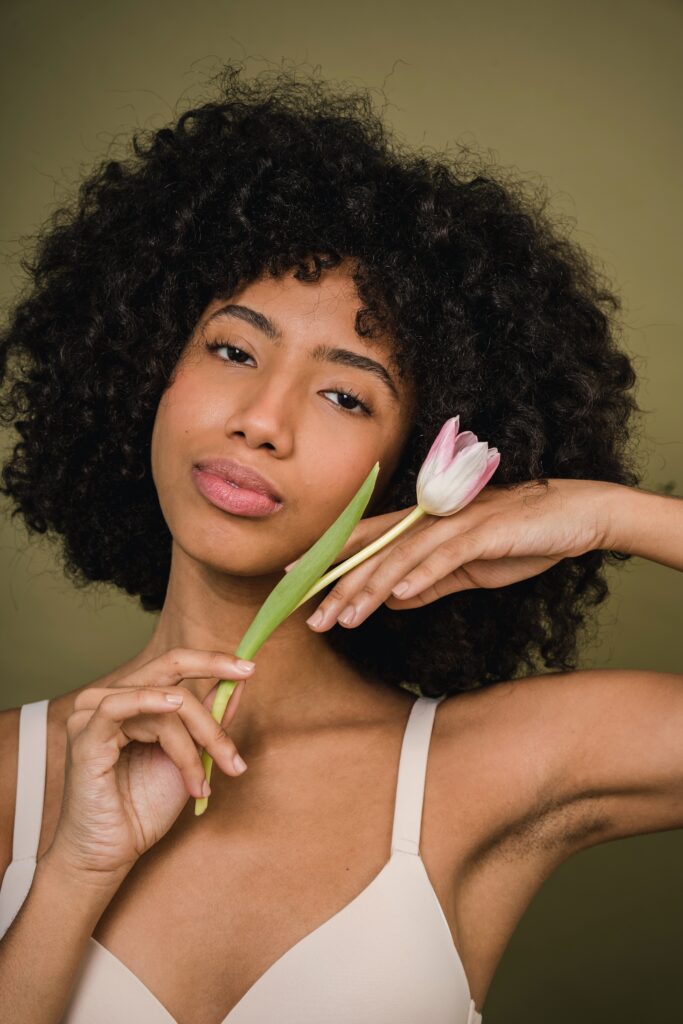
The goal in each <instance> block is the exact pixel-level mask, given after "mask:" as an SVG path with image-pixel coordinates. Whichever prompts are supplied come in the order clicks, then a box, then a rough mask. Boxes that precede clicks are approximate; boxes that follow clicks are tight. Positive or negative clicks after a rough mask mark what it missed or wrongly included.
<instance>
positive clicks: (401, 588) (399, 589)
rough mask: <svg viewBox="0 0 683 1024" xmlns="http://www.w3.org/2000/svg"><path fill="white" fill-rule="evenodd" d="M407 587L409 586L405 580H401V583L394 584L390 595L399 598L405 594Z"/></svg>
mask: <svg viewBox="0 0 683 1024" xmlns="http://www.w3.org/2000/svg"><path fill="white" fill-rule="evenodd" d="M409 586H410V583H408V582H407V581H406V580H403V582H402V583H397V584H396V586H395V587H394V589H393V590H392V591H391V593H392V594H394V595H395V596H396V597H400V596H401V594H405V592H406V590H407V589H408V587H409Z"/></svg>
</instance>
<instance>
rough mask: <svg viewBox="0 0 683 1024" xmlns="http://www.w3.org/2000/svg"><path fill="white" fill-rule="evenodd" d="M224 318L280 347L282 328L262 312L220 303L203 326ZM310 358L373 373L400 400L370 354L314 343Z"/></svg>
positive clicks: (392, 383) (382, 369)
mask: <svg viewBox="0 0 683 1024" xmlns="http://www.w3.org/2000/svg"><path fill="white" fill-rule="evenodd" d="M224 317H235V318H236V319H238V320H243V321H244V322H245V323H247V324H249V325H250V326H251V327H255V328H256V330H257V331H260V332H261V333H262V334H264V335H265V336H266V337H267V338H268V339H269V340H270V341H272V342H273V343H274V344H275V345H276V346H279V345H280V344H281V342H282V329H281V328H280V327H279V326H278V325H277V324H276V323H274V322H273V321H272V320H270V319H269V318H268V317H267V316H266V315H265V313H260V312H259V311H258V310H256V309H251V308H250V307H249V306H240V305H237V304H235V303H229V304H228V305H227V306H221V308H220V309H217V310H215V312H213V313H212V314H211V316H210V317H208V319H207V320H205V321H204V327H208V326H209V324H211V323H213V322H214V321H215V320H220V319H222V318H224ZM310 357H311V359H315V360H316V361H318V362H326V363H337V364H338V365H340V366H350V367H353V369H356V370H365V371H366V372H367V373H372V374H374V376H375V377H377V379H378V380H379V381H381V382H382V384H384V386H385V387H386V388H388V390H389V391H390V392H391V394H392V396H393V398H394V399H395V400H396V401H397V402H399V401H400V396H399V393H398V388H397V387H396V385H395V383H394V381H393V378H392V377H391V375H390V374H389V372H388V370H387V369H386V367H385V366H383V365H382V364H381V363H378V362H376V361H375V360H374V359H370V357H369V356H364V355H361V354H360V352H352V351H351V350H350V349H347V348H331V347H330V346H329V345H316V347H315V348H314V349H313V350H312V351H311V353H310Z"/></svg>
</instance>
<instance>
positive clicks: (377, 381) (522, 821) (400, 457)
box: [0, 66, 683, 1024]
mask: <svg viewBox="0 0 683 1024" xmlns="http://www.w3.org/2000/svg"><path fill="white" fill-rule="evenodd" d="M219 85H220V95H219V96H218V97H217V98H216V100H215V101H211V102H207V103H205V104H204V105H202V106H200V107H198V108H197V109H194V110H192V111H189V112H188V113H186V114H183V115H182V116H181V117H180V118H179V120H178V122H177V124H175V125H174V126H173V127H167V128H163V129H161V130H160V131H158V132H153V133H151V136H150V137H149V138H148V139H146V140H143V141H140V139H139V138H136V139H135V144H134V148H135V156H134V157H133V158H131V160H130V161H128V162H127V163H126V162H124V161H119V160H109V161H106V162H104V163H103V164H102V165H101V166H100V167H99V168H97V169H95V170H94V171H93V173H92V174H91V175H90V176H89V177H88V178H87V179H86V181H85V182H84V183H83V185H82V187H81V190H80V194H79V198H78V202H77V203H76V204H75V205H74V208H73V209H65V210H63V211H62V212H61V213H60V214H58V215H56V216H55V218H54V219H53V222H52V223H51V225H50V226H49V228H48V229H47V230H45V231H44V232H43V234H42V236H41V239H40V244H39V246H38V249H37V254H36V258H35V261H34V262H33V263H32V264H29V269H30V271H31V273H32V275H33V280H34V287H33V290H32V291H31V293H30V294H28V295H27V296H26V297H24V298H23V299H22V301H21V302H20V303H18V304H17V306H16V309H15V310H14V312H13V315H12V318H11V322H10V324H9V326H8V328H7V330H6V331H5V333H4V335H3V339H2V352H3V361H2V364H0V365H2V366H3V367H5V368H6V377H7V380H8V381H9V380H10V379H12V381H13V383H12V386H11V387H10V388H8V389H7V395H6V398H5V402H4V406H3V411H4V415H5V417H6V422H7V423H16V425H17V429H18V430H19V432H20V433H21V436H22V441H21V442H20V443H19V444H18V445H17V446H16V448H15V450H14V452H13V453H12V456H11V458H10V459H9V461H8V462H7V464H6V465H5V467H4V471H3V482H4V485H5V488H4V493H5V494H6V495H8V496H9V497H11V498H12V499H13V501H14V503H15V505H16V509H15V514H20V515H22V516H23V517H24V520H25V522H26V523H27V524H28V526H29V527H30V528H31V529H33V530H36V531H38V532H45V531H46V530H48V529H50V530H52V531H55V532H56V533H58V534H59V535H60V536H61V537H62V538H63V542H64V548H63V550H64V566H65V571H66V572H67V574H68V575H69V576H70V578H71V579H72V580H73V581H74V582H75V583H78V584H82V583H85V582H94V581H105V582H108V583H114V584H115V585H116V586H118V587H120V588H121V589H122V590H125V591H126V592H127V593H129V594H134V595H136V596H137V597H139V599H140V603H141V606H142V607H143V608H144V609H145V610H147V611H151V612H158V613H159V616H158V619H157V622H156V626H155V629H154V631H153V634H152V636H151V638H150V640H149V642H148V643H147V644H146V646H145V648H144V649H143V650H142V651H141V652H140V653H139V654H138V655H137V656H136V657H134V658H133V659H131V661H129V662H127V663H125V664H123V665H120V666H117V667H115V668H113V669H112V671H111V672H109V673H108V674H107V675H105V676H104V677H102V678H100V679H97V680H95V681H93V682H92V683H89V684H88V685H86V686H83V687H80V688H78V689H75V690H71V691H69V692H68V693H65V694H62V695H61V696H59V697H57V698H56V699H54V700H50V701H47V700H45V701H38V702H34V703H33V704H31V705H24V706H23V707H21V708H13V709H10V710H8V711H5V712H3V713H2V715H0V741H1V742H0V749H1V750H2V765H1V770H0V787H2V792H0V798H1V799H0V806H1V807H2V816H3V817H2V821H1V823H0V824H1V825H2V827H1V829H0V837H1V842H2V852H3V861H2V864H1V866H0V870H2V871H3V872H4V882H3V889H2V893H0V911H2V914H3V918H2V923H3V927H4V929H5V931H4V934H3V937H2V940H1V941H0V985H1V986H2V990H3V993H5V994H7V995H6V996H5V998H4V1009H3V1012H4V1014H5V1020H6V1021H8V1022H11V1024H15V1022H18V1021H22V1022H23V1021H26V1020H27V1019H30V1020H31V1021H35V1022H41V1024H42V1022H48V1021H49V1022H55V1021H60V1020H62V1021H65V1022H67V1024H85V1022H86V1021H87V1022H88V1024H91V1022H93V1021H99V1020H107V1021H116V1022H119V1021H123V1020H124V1019H125V1020H127V1021H128V1020H130V1019H136V1020H145V1021H151V1022H156V1021H158V1022H161V1024H174V1022H176V1024H199V1022H202V1024H206V1022H209V1024H218V1022H220V1024H244V1022H247V1021H266V1020H278V1021H297V1022H299V1024H301V1022H303V1021H316V1022H318V1021H323V1020H324V1021H342V1020H343V1021H351V1020H352V1021H354V1022H361V1021H363V1022H364V1021H367V1022H370V1021H372V1022H378V1021H391V1022H392V1024H396V1022H397V1021H406V1022H407V1021H418V1020H419V1021H424V1022H426V1021H429V1022H441V1021H444V1022H445V1021H449V1022H450V1024H454V1022H457V1024H474V1022H478V1021H480V1020H481V1012H482V1008H483V1004H484V1000H485V997H486V992H487V990H488V987H489V985H490V982H491V979H492V976H493V973H494V971H495V968H496V965H497V963H498V961H499V959H500V957H501V955H502V953H503V951H504V949H505V946H506V944H507V942H508V941H509V939H510V936H511V934H512V932H513V931H514V928H515V925H516V923H517V922H518V921H519V919H520V917H521V916H522V914H523V913H524V910H525V908H526V907H527V906H528V904H529V902H530V900H531V899H532V897H533V895H534V893H535V892H536V891H537V890H538V887H539V886H540V885H541V883H542V882H543V881H544V880H545V878H547V877H548V875H549V874H550V873H551V872H552V871H553V870H554V869H555V868H556V867H557V866H559V864H561V863H562V862H563V861H564V860H566V859H567V858H568V857H569V856H571V855H572V854H573V853H575V852H577V851H578V850H580V849H583V848H586V847H588V846H590V845H594V844H596V843H599V842H606V841H609V840H611V839H614V838H616V837H618V836H625V835H633V834H636V833H641V832H649V831H655V830H660V829H670V828H676V827H680V825H681V824H683V814H682V812H681V800H680V794H681V784H682V777H683V764H682V762H681V755H680V742H679V737H680V722H681V716H682V715H683V688H681V679H680V676H677V675H673V674H666V673H654V672H635V671H625V670H624V671H622V670H616V669H613V670H609V671H605V670H596V671H575V670H574V669H575V665H576V647H577V636H578V634H579V630H580V627H581V625H582V624H583V622H584V617H585V614H586V612H587V611H588V610H589V609H590V608H591V607H592V606H595V605H597V604H598V603H599V602H600V601H602V600H603V599H604V597H605V596H606V594H607V586H606V583H605V580H604V576H603V567H604V564H605V562H606V561H609V560H619V559H623V558H628V557H629V556H630V555H631V554H639V555H641V556H643V557H649V558H653V559H654V560H656V561H659V562H661V563H663V564H666V565H670V566H672V567H674V568H678V569H681V568H683V553H682V551H681V544H680V536H681V531H680V522H681V510H680V503H679V502H677V501H675V499H671V498H664V497H660V496H657V495H652V494H648V493H646V492H644V491H640V490H638V489H637V487H636V484H637V482H638V480H639V476H638V474H637V472H636V470H635V468H634V464H633V456H632V455H630V454H629V453H630V449H629V442H630V440H631V436H632V434H631V427H630V417H631V414H632V413H634V412H635V410H636V408H637V407H636V404H635V401H634V400H633V397H632V396H631V395H630V393H629V392H630V389H631V388H632V386H633V384H634V382H635V375H634V372H633V368H632V366H631V363H630V361H629V359H628V357H627V356H626V355H625V354H624V353H623V352H622V351H620V350H619V348H618V346H617V344H616V342H615V340H614V331H615V319H614V310H615V309H617V308H618V301H617V299H616V298H615V296H614V295H613V294H612V293H611V292H610V291H609V290H608V289H607V288H606V286H605V285H604V284H602V283H601V282H600V281H599V280H598V277H597V275H596V272H595V271H594V270H593V269H592V267H591V266H590V264H589V261H588V260H587V259H586V257H585V255H584V254H583V253H582V252H581V250H580V249H578V248H577V247H575V246H573V245H571V244H570V243H569V242H568V241H567V240H565V239H562V238H561V237H560V235H559V233H558V232H557V231H556V230H555V229H554V228H553V226H552V224H550V222H549V221H547V220H546V219H545V218H544V216H543V214H542V211H541V209H540V206H539V204H537V205H534V204H533V203H532V202H531V200H529V199H528V198H527V197H526V196H525V194H524V190H523V188H522V187H521V186H519V185H517V184H515V183H514V182H512V181H508V182H506V183H503V181H502V175H499V176H498V177H497V178H496V177H495V176H494V175H492V174H488V173H479V174H476V173H472V171H471V168H470V166H469V165H468V158H467V157H466V155H464V154H461V156H460V159H459V162H452V163H450V164H447V163H445V162H442V161H440V160H438V159H436V158H434V157H427V156H426V155H424V154H419V153H418V154H415V153H410V152H408V151H407V150H402V149H401V148H400V147H399V146H398V144H396V143H395V142H390V141H389V140H388V138H387V135H386V132H385V129H384V127H383V125H382V123H381V122H380V121H379V120H378V119H377V117H376V116H375V114H374V113H373V112H372V110H371V108H370V104H369V102H368V99H367V96H366V95H364V94H362V93H358V94H355V95H346V96H342V95H341V94H339V93H337V94H335V93H333V92H332V91H331V90H330V89H329V87H327V86H326V85H325V84H324V83H321V82H320V81H315V80H314V81H311V82H309V83H303V82H301V81H297V80H295V79H294V78H293V77H291V76H289V75H288V74H286V73H284V72H283V73H281V74H280V76H279V77H278V79H277V80H276V81H275V82H272V81H271V82H264V81H259V80H258V79H255V80H253V81H250V82H245V81H241V80H240V77H239V71H238V69H236V68H235V67H232V66H227V67H226V69H225V71H224V74H223V76H222V78H221V80H220V82H219ZM12 356H17V357H18V361H17V369H16V373H15V376H14V378H10V374H9V367H10V366H11V365H12V362H11V357H12ZM455 414H459V415H460V417H461V422H462V424H463V426H464V427H467V428H468V429H471V430H474V431H476V432H477V433H478V435H479V437H481V438H485V439H486V440H487V441H488V442H489V443H490V444H491V445H495V446H497V448H498V449H499V451H500V452H501V463H500V466H499V469H498V471H497V473H496V476H495V478H494V480H493V482H492V484H490V485H488V486H487V487H486V488H485V489H484V490H483V491H482V492H481V493H480V494H479V495H478V496H477V498H476V499H475V500H474V501H473V502H471V504H470V505H469V506H467V508H465V509H464V510H462V511H461V512H460V513H458V514H457V515H454V516H452V517H445V518H438V517H434V516H426V517H424V518H423V519H422V520H421V521H420V522H419V523H418V524H416V525H415V526H414V527H413V528H412V529H411V530H409V531H407V532H406V533H405V534H404V535H403V536H402V537H401V538H400V539H399V540H397V541H396V542H394V543H392V544H389V545H387V547H385V548H384V549H383V550H382V551H381V552H379V553H378V554H376V555H374V556H373V557H371V558H370V559H368V560H367V561H366V562H364V563H362V564H361V565H359V566H358V567H357V568H355V569H354V570H352V571H350V572H349V573H348V574H347V575H346V576H344V577H342V578H341V579H340V580H339V581H338V582H337V583H336V585H335V586H334V587H333V588H331V590H330V591H329V592H328V593H327V594H326V595H325V597H324V599H323V600H322V601H321V600H320V598H319V596H318V597H317V598H314V599H312V600H311V601H309V602H307V603H306V604H305V605H303V606H302V607H301V608H300V609H299V610H298V611H297V612H296V613H294V614H293V615H291V616H290V617H289V618H288V619H287V620H286V621H285V622H284V623H283V624H282V625H281V626H280V627H279V628H278V629H277V631H276V632H275V633H274V634H273V635H272V636H271V637H270V638H269V639H268V641H267V642H266V644H265V645H264V646H263V648H262V649H261V650H260V651H259V653H258V658H257V661H256V666H255V668H254V669H252V671H251V675H249V673H248V672H247V671H243V670H242V669H240V668H239V666H238V664H237V660H236V658H235V656H234V652H235V650H236V648H237V646H238V644H239V641H240V638H241V637H242V635H243V633H244V632H245V630H246V628H247V626H248V625H249V623H250V622H251V620H252V618H253V616H254V614H255V612H256V611H257V609H258V608H259V607H260V606H261V604H262V603H263V601H264V599H265V598H266V597H267V595H268V594H269V593H270V591H271V590H272V588H273V586H274V585H275V584H276V583H277V582H278V581H279V579H281V578H282V571H283V566H286V565H288V564H289V563H290V562H291V561H292V560H293V559H295V558H296V557H298V556H299V555H300V554H302V553H303V552H304V551H305V550H307V549H308V548H309V547H310V546H311V545H312V544H313V543H314V542H315V540H317V538H318V537H319V536H320V535H321V533H322V532H323V531H324V530H325V529H326V528H327V526H329V524H330V523H331V522H332V521H333V520H334V519H335V518H336V517H337V516H338V514H339V513H340V511H341V510H342V508H344V507H345V506H346V504H347V503H348V501H349V500H350V498H351V496H352V495H353V494H354V493H355V492H356V490H357V489H358V487H359V486H360V484H361V483H362V481H363V480H364V479H365V477H366V476H367V474H368V472H369V470H370V468H371V467H372V466H373V464H374V463H375V462H376V461H379V462H380V475H379V477H378V481H377V484H376V487H375V491H374V492H373V498H372V501H371V504H370V505H369V507H368V509H367V511H366V515H365V518H364V519H363V520H362V521H361V523H360V524H359V526H358V527H357V529H356V530H355V531H354V533H353V534H352V535H351V537H350V538H349V542H348V544H347V546H346V548H345V549H344V550H343V551H342V553H341V555H340V560H341V559H342V558H345V557H347V556H348V555H349V554H351V553H353V552H354V551H356V550H358V549H359V548H360V547H362V546H363V545H365V544H366V543H368V542H369V541H370V540H371V539H374V537H376V536H379V535H380V534H381V533H384V532H385V531H386V529H387V528H388V527H389V526H391V525H393V523H394V522H396V521H398V520H399V519H401V518H403V516H405V514H406V512H407V511H408V510H409V509H410V508H412V507H414V506H415V480H416V475H417V471H418V469H419V466H420V464H421V462H422V460H423V459H424V457H425V454H426V452H427V451H428V449H429V447H430V445H431V443H432V441H433V439H434V437H435V435H436V433H437V432H438V430H439V428H440V427H441V425H442V423H443V422H444V421H445V419H447V418H448V417H449V416H452V415H455ZM212 470H213V472H212ZM248 485H251V486H248ZM254 488H256V491H255V490H254ZM233 492H234V493H233ZM676 527H678V529H676ZM404 578H405V579H406V580H407V581H408V582H409V583H410V589H409V590H408V591H407V592H404V593H402V594H401V596H400V597H398V596H395V595H394V594H393V589H394V588H395V587H396V586H397V585H398V584H399V583H400V582H401V581H402V580H403V579H404ZM347 605H351V606H353V607H354V609H355V617H354V618H353V619H351V620H345V621H344V623H343V624H342V622H341V621H340V620H341V619H342V618H343V615H342V613H343V610H344V609H345V608H346V606H347ZM318 607H320V608H321V609H322V611H323V613H324V614H323V619H322V622H319V623H316V622H315V621H313V615H312V613H314V612H315V611H316V609H318ZM539 659H540V662H541V664H542V665H543V666H545V667H546V668H550V669H553V670H554V671H552V672H550V673H545V674H538V672H535V671H534V670H535V669H537V668H538V662H539ZM525 672H526V673H527V674H524V673H525ZM222 678H230V679H239V680H241V681H240V682H239V684H238V686H237V688H236V690H235V692H234V694H233V697H232V698H231V700H230V703H229V705H228V709H227V712H226V714H225V717H224V719H223V722H222V728H221V729H218V728H217V727H216V723H215V722H214V721H213V719H212V718H211V715H210V713H209V709H210V707H211V704H212V701H213V695H214V693H215V689H216V686H217V683H218V680H220V679H222ZM247 680H248V681H247ZM416 694H417V700H416ZM167 695H168V696H171V697H176V698H178V697H179V698H180V699H181V703H180V704H169V703H168V702H167V701H166V696H167ZM441 705H443V706H441ZM437 712H438V713H437ZM644 736H647V737H648V738H649V741H648V742H647V743H644V742H643V737H644ZM653 738H654V742H653V741H652V740H653ZM204 749H206V750H207V751H208V752H209V753H210V754H211V756H212V757H213V758H214V759H215V762H216V767H217V768H220V769H222V772H218V771H216V772H215V773H214V775H213V778H212V782H213V786H212V793H211V799H210V801H209V805H208V812H207V813H205V814H204V815H202V816H201V817H196V816H195V815H194V813H193V812H194V800H193V799H192V798H193V797H199V796H201V794H202V789H201V785H202V781H203V775H204V773H203V770H202V765H201V760H200V754H201V752H202V750H204ZM45 757H46V769H44V767H43V766H44V765H45ZM240 758H242V759H243V761H242V763H240V760H239V759H240ZM244 763H246V765H247V766H248V767H247V770H246V771H245V770H244V767H243V765H244ZM44 770H45V771H46V775H45V776H44V775H43V771H44ZM43 778H44V779H45V793H44V800H43V794H42V789H41V787H42V782H43ZM423 800H424V803H423ZM8 865H9V867H8ZM5 869H7V870H5ZM27 983H29V984H27ZM8 1007H9V1009H8Z"/></svg>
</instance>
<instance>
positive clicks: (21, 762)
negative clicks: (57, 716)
mask: <svg viewBox="0 0 683 1024" xmlns="http://www.w3.org/2000/svg"><path fill="white" fill-rule="evenodd" d="M49 703H50V701H49V699H46V700H37V701H32V702H31V703H30V704H22V706H21V711H20V713H19V755H18V760H17V800H16V809H15V812H14V838H13V841H12V859H13V860H26V859H28V858H36V857H37V856H38V843H39V841H40V825H41V822H42V819H43V801H44V800H45V769H46V766H47V707H48V704H49Z"/></svg>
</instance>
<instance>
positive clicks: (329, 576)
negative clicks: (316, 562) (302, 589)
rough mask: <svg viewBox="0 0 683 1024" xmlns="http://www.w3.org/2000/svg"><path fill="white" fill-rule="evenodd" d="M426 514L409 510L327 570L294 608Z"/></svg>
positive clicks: (417, 510)
mask: <svg viewBox="0 0 683 1024" xmlns="http://www.w3.org/2000/svg"><path fill="white" fill-rule="evenodd" d="M426 514H427V513H426V512H425V510H424V509H423V508H421V507H420V506H419V505H416V506H415V508H414V509H413V511H412V512H409V513H408V515H407V516H405V517H404V518H403V519H401V520H400V521H399V522H398V523H396V525H395V526H392V527H391V529H390V530H387V532H386V533H383V534H382V536H381V537H378V538H377V540H373V542H372V544H368V545H367V547H364V548H363V549H362V551H358V552H356V554H355V555H351V557H350V558H347V559H346V561H345V562H340V564H339V565H335V566H334V568H333V569H330V571H329V572H326V573H325V575H324V576H321V577H320V579H319V580H318V582H317V583H314V584H313V586H312V587H311V589H310V590H308V591H307V592H306V593H305V594H304V596H303V597H302V598H301V600H300V601H299V604H297V605H296V606H295V609H294V610H296V608H299V607H300V606H301V605H302V604H304V603H305V602H306V601H310V599H311V598H312V597H313V595H314V594H317V593H318V591H319V590H322V589H323V588H324V587H326V586H327V584H328V583H332V581H333V580H336V579H339V577H340V576H343V575H344V573H347V572H348V571H349V569H355V567H356V566H357V565H360V563H361V562H364V561H365V559H366V558H369V557H370V555H374V554H375V553H376V552H377V551H381V550H382V548H383V547H385V546H386V545H387V544H388V543H389V541H392V540H394V538H395V537H398V536H399V535H400V534H402V533H403V531H404V530H407V529H408V527H409V526H412V525H413V523H416V522H417V521H418V519H421V518H422V516H424V515H426Z"/></svg>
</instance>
